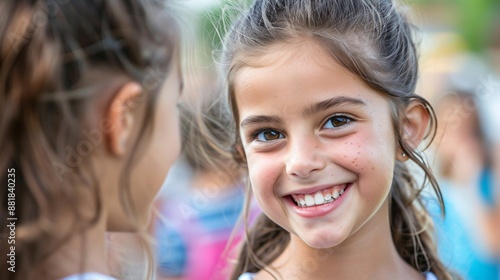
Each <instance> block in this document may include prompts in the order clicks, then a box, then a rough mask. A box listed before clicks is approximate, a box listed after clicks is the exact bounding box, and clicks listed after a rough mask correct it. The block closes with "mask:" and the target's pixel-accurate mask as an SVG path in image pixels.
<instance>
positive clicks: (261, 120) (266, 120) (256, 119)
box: [240, 115, 282, 127]
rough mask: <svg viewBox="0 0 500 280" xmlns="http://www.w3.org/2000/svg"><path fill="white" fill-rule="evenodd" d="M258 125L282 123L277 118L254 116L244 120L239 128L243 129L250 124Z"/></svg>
mask: <svg viewBox="0 0 500 280" xmlns="http://www.w3.org/2000/svg"><path fill="white" fill-rule="evenodd" d="M259 123H282V121H281V119H280V118H279V117H278V116H265V115H256V116H249V117H247V118H245V119H244V120H243V121H242V122H241V124H240V126H241V127H245V126H249V125H252V124H259Z"/></svg>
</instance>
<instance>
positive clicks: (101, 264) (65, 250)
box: [36, 219, 109, 279]
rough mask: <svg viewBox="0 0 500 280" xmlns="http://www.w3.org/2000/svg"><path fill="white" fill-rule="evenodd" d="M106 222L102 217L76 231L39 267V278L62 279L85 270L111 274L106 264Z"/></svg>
mask: <svg viewBox="0 0 500 280" xmlns="http://www.w3.org/2000/svg"><path fill="white" fill-rule="evenodd" d="M105 229H106V227H105V223H104V221H102V219H101V220H100V221H99V222H97V223H96V224H95V225H93V226H92V227H91V228H89V229H87V230H86V231H85V232H83V233H75V234H73V235H72V237H71V238H70V239H69V240H68V241H67V242H65V243H64V244H63V245H61V246H60V247H59V248H57V250H56V251H55V252H53V253H52V254H51V255H50V256H49V257H48V258H47V259H46V260H45V261H44V262H43V263H42V264H40V266H39V267H38V268H37V272H36V275H39V276H40V277H37V279H61V278H64V277H67V276H70V275H74V274H80V273H85V272H97V273H102V274H109V271H108V268H107V266H106V244H105Z"/></svg>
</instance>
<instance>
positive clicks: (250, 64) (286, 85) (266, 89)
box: [233, 40, 380, 103]
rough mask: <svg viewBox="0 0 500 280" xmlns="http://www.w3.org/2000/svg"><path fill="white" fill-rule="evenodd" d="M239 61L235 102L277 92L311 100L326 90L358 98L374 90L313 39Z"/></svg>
mask: <svg viewBox="0 0 500 280" xmlns="http://www.w3.org/2000/svg"><path fill="white" fill-rule="evenodd" d="M240 63H241V65H243V66H242V67H241V68H240V69H239V70H238V71H237V73H235V75H234V78H233V89H234V94H235V98H236V101H237V103H238V101H240V100H243V99H245V102H246V101H249V100H248V99H249V98H251V99H252V100H256V99H259V98H272V97H273V96H275V95H276V94H277V93H278V92H287V93H289V94H291V95H293V94H294V93H296V94H298V95H304V94H305V95H308V96H310V97H311V98H312V99H314V97H315V96H316V97H317V98H324V96H322V95H324V94H325V93H326V94H327V95H330V94H335V93H336V94H338V95H341V94H347V95H348V94H349V93H352V94H354V95H355V96H353V97H361V95H362V93H364V92H368V91H369V92H375V91H374V90H373V89H371V88H370V87H369V86H368V85H367V84H366V83H365V82H364V81H363V80H362V79H361V78H360V77H358V76H357V75H355V74H353V73H351V72H350V71H348V70H347V69H346V68H344V67H342V66H341V65H340V64H339V63H338V62H337V61H336V60H335V59H334V58H333V57H332V56H331V55H329V54H327V53H326V51H325V50H324V49H323V48H322V47H321V46H319V45H318V44H317V43H315V42H314V41H312V40H309V41H304V42H297V43H292V44H288V43H286V44H284V43H280V44H274V45H271V46H269V47H268V48H266V49H265V50H263V51H261V52H260V53H259V54H252V55H249V56H246V57H244V58H242V59H241V61H240ZM377 95H379V94H378V93H377ZM379 97H380V95H379ZM312 101H314V100H312Z"/></svg>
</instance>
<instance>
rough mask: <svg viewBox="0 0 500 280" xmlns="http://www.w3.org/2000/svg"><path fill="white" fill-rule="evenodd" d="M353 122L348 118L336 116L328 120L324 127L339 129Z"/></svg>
mask: <svg viewBox="0 0 500 280" xmlns="http://www.w3.org/2000/svg"><path fill="white" fill-rule="evenodd" d="M351 121H352V119H351V118H349V117H347V116H334V117H331V118H330V119H328V121H327V122H326V123H325V125H324V126H323V127H324V128H339V127H341V126H344V125H346V124H348V123H350V122H351Z"/></svg>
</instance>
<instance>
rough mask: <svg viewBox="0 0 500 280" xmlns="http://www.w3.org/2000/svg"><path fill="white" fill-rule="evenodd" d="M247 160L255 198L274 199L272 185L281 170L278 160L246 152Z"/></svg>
mask: <svg viewBox="0 0 500 280" xmlns="http://www.w3.org/2000/svg"><path fill="white" fill-rule="evenodd" d="M247 162H248V172H249V173H248V175H249V178H250V183H251V184H252V189H253V192H254V195H255V197H256V198H257V200H258V201H268V200H271V198H272V199H274V186H275V184H276V180H277V178H278V177H279V176H280V174H281V171H282V167H280V164H279V160H278V159H277V158H276V157H273V156H269V155H266V156H263V155H260V154H247ZM259 204H261V207H262V206H263V205H262V203H260V202H259Z"/></svg>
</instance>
